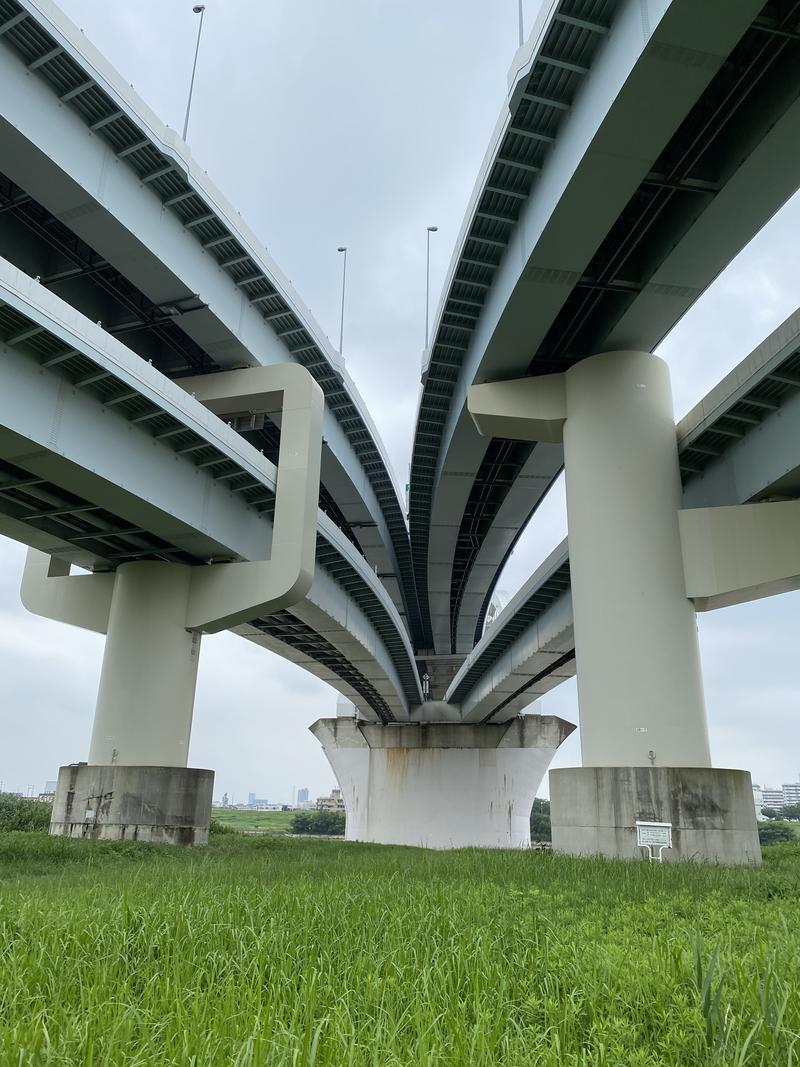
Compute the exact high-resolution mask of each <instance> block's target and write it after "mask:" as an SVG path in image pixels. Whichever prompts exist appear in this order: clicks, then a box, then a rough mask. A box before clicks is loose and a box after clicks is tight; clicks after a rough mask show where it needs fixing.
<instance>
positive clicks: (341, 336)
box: [336, 245, 347, 356]
mask: <svg viewBox="0 0 800 1067" xmlns="http://www.w3.org/2000/svg"><path fill="white" fill-rule="evenodd" d="M336 251H337V252H344V261H343V263H342V314H341V317H340V319H339V355H340V356H341V354H342V342H343V341H344V293H345V286H346V285H347V247H346V246H345V245H342V246H341V247H339V248H337V250H336Z"/></svg>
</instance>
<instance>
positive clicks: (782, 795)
mask: <svg viewBox="0 0 800 1067" xmlns="http://www.w3.org/2000/svg"><path fill="white" fill-rule="evenodd" d="M753 803H754V804H755V806H756V818H758V819H761V818H763V814H762V813H763V810H764V808H785V807H787V806H788V805H789V804H800V782H784V784H783V785H782V786H780V788H779V787H778V786H776V785H765V786H759V785H754V786H753Z"/></svg>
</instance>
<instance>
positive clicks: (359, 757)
mask: <svg viewBox="0 0 800 1067" xmlns="http://www.w3.org/2000/svg"><path fill="white" fill-rule="evenodd" d="M573 729H574V727H573V726H572V725H571V724H570V723H566V722H564V721H563V720H562V719H558V718H555V717H553V716H541V717H540V716H534V715H530V716H525V717H520V718H517V719H515V720H513V721H512V722H511V723H508V724H505V725H503V726H494V725H492V726H479V725H470V724H460V723H459V724H456V723H428V724H410V725H400V724H391V725H389V726H376V725H372V724H368V723H357V722H356V721H355V720H353V719H320V720H319V721H318V722H316V723H314V725H313V726H312V727H311V732H312V733H313V734H314V735H315V737H317V739H318V740H319V741H320V742H321V744H322V746H323V748H324V750H325V755H326V756H327V757H328V760H329V762H330V764H331V767H332V768H333V771H334V773H335V774H336V777H337V779H338V781H339V785H340V787H341V789H342V795H343V797H344V802H345V807H346V809H347V834H346V836H347V839H348V840H350V841H373V842H379V843H381V844H392V845H417V846H420V847H422V848H435V849H450V848H466V847H479V848H526V847H527V846H528V845H529V844H530V813H531V808H532V806H533V799H534V797H535V796H536V790H537V788H538V787H539V784H540V782H541V780H542V778H543V777H544V773H545V771H546V770H547V768H548V766H549V764H550V761H551V760H552V758H553V756H554V754H555V751H556V749H557V748H558V746H559V745H560V744H561V742H562V741H563V740H564V739H565V738H566V737H568V736H569V734H570V733H571V732H572V730H573Z"/></svg>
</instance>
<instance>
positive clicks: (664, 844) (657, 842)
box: [636, 819, 672, 863]
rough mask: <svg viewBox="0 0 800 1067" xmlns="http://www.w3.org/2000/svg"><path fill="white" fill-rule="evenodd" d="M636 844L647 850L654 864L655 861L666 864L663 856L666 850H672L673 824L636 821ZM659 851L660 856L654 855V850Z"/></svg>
mask: <svg viewBox="0 0 800 1067" xmlns="http://www.w3.org/2000/svg"><path fill="white" fill-rule="evenodd" d="M636 844H637V845H639V846H640V847H641V848H646V849H647V855H648V858H649V860H650V862H651V863H652V862H653V860H654V859H655V860H656V861H657V862H658V863H663V862H664V857H663V855H662V853H663V851H664V849H665V848H672V823H671V822H640V821H639V819H637V820H636ZM654 848H657V849H658V855H657V856H654V855H653V849H654Z"/></svg>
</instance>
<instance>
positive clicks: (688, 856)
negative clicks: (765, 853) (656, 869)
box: [550, 767, 761, 866]
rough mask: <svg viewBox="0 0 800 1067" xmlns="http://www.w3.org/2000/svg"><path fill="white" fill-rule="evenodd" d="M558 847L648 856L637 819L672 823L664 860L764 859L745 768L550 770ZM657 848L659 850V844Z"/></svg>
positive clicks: (574, 852)
mask: <svg viewBox="0 0 800 1067" xmlns="http://www.w3.org/2000/svg"><path fill="white" fill-rule="evenodd" d="M550 817H551V822H552V830H553V849H554V850H555V851H556V852H566V853H569V854H571V855H573V856H591V855H598V854H599V855H602V856H613V857H617V858H619V859H646V858H647V856H648V850H647V848H645V847H643V846H641V845H638V844H637V827H636V823H637V821H639V822H656V823H671V826H672V847H671V848H666V849H664V852H663V859H664V862H666V863H671V862H675V861H676V860H694V861H697V862H701V863H721V864H726V865H731V866H734V865H739V864H750V865H753V864H759V863H761V849H760V847H759V843H758V829H757V827H756V817H755V807H754V805H753V790H752V783H751V781H750V774H749V772H748V771H732V770H717V769H712V768H710V767H573V768H569V769H565V770H557V771H551V772H550ZM656 851H657V850H656Z"/></svg>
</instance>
